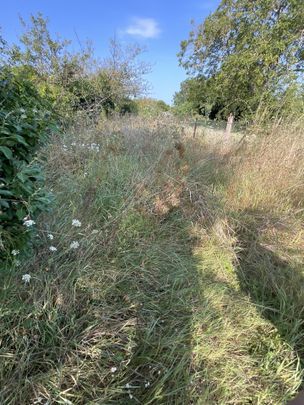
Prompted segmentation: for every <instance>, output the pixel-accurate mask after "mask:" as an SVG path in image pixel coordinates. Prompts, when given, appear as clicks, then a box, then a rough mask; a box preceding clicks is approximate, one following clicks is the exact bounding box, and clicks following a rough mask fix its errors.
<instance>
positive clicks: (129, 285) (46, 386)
mask: <svg viewBox="0 0 304 405" xmlns="http://www.w3.org/2000/svg"><path fill="white" fill-rule="evenodd" d="M131 124H132V125H131ZM131 124H130V123H128V125H125V123H123V124H122V123H120V124H117V123H116V126H115V125H114V124H113V123H112V124H111V125H113V127H111V128H106V127H105V128H104V129H103V130H102V131H101V130H96V129H94V130H93V131H92V130H86V131H84V130H82V131H80V130H79V129H78V130H77V131H76V132H74V133H73V132H70V133H68V134H67V135H66V137H65V139H63V140H58V141H54V143H53V144H52V145H50V146H49V148H48V150H47V152H46V153H47V157H48V165H47V170H48V181H49V184H50V187H52V188H53V190H54V193H55V196H56V203H55V205H54V207H53V211H52V214H51V215H49V214H46V215H45V216H44V217H41V218H40V219H39V220H38V221H37V233H38V237H37V240H36V244H35V248H34V249H35V254H34V256H32V257H29V258H28V259H27V260H26V261H25V262H24V266H23V267H22V268H20V267H16V268H15V269H14V272H12V271H11V269H7V271H6V272H2V274H1V275H2V278H3V283H2V285H3V286H5V288H3V289H2V292H1V294H2V295H1V302H2V303H3V308H4V310H3V311H2V313H1V339H2V340H1V341H2V347H1V351H0V356H1V360H2V362H1V367H0V373H1V374H0V378H1V382H2V384H1V391H0V395H1V398H3V400H2V403H3V404H9V405H11V404H16V405H17V404H20V403H22V404H25V405H26V404H33V403H41V404H44V405H45V404H46V403H49V404H57V403H58V404H59V403H61V404H122V405H124V404H129V403H130V404H133V403H139V404H181V405H182V404H206V405H207V404H250V403H252V404H265V405H266V404H267V405H268V404H274V405H277V404H279V403H284V401H285V400H286V399H287V398H289V397H290V396H291V395H292V394H293V393H294V392H295V390H296V389H297V388H298V386H299V383H300V378H301V373H300V371H299V365H298V358H297V356H296V353H295V351H294V350H293V349H292V348H291V347H290V346H289V345H288V343H287V342H285V341H284V339H283V338H282V337H281V336H280V335H279V333H278V331H277V330H276V328H275V327H274V325H273V324H272V323H271V322H269V321H268V320H266V319H264V317H263V316H262V315H261V311H260V310H259V308H258V307H257V305H256V303H255V302H252V301H251V299H250V297H249V296H248V295H247V294H246V293H245V292H244V291H243V290H242V285H241V284H240V277H239V274H238V271H237V264H236V255H235V249H234V247H235V240H234V238H233V236H232V235H231V229H230V227H229V223H228V221H227V218H226V216H225V214H224V211H223V210H222V209H221V204H222V202H221V201H220V200H219V197H218V194H216V193H215V192H214V187H212V186H211V180H210V179H211V177H212V176H213V173H214V171H215V167H214V165H213V163H212V162H214V161H215V158H216V159H221V156H220V155H218V156H216V155H215V153H214V151H212V150H211V149H207V148H206V145H205V144H204V143H203V142H202V141H200V140H197V141H196V140H191V139H182V138H181V136H180V134H179V132H178V130H177V128H176V127H175V126H172V125H168V126H167V127H166V126H165V125H164V123H162V125H160V126H155V125H154V124H153V126H151V127H147V125H146V126H145V127H143V126H140V125H138V126H136V125H134V123H131ZM117 125H118V128H117ZM80 138H81V139H80ZM92 145H93V146H92ZM73 219H74V220H75V219H77V220H78V222H75V221H74V225H75V224H77V226H73ZM49 234H51V235H53V239H52V241H50V238H49V236H48V235H49ZM75 242H77V243H76V244H75ZM50 245H53V246H55V247H56V249H57V250H56V251H50V250H49V247H50ZM23 273H29V274H31V276H32V279H31V282H30V284H29V285H22V283H21V281H20V279H21V275H22V274H23ZM13 388H14V389H13Z"/></svg>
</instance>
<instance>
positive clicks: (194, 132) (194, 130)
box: [193, 117, 197, 138]
mask: <svg viewBox="0 0 304 405" xmlns="http://www.w3.org/2000/svg"><path fill="white" fill-rule="evenodd" d="M196 128H197V117H196V118H195V122H194V128H193V138H195V135H196Z"/></svg>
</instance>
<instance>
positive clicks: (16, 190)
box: [0, 67, 56, 260]
mask: <svg viewBox="0 0 304 405" xmlns="http://www.w3.org/2000/svg"><path fill="white" fill-rule="evenodd" d="M55 129H56V121H55V116H54V115H53V113H52V112H51V108H50V103H48V101H47V99H45V98H42V97H41V96H40V95H39V93H38V92H37V90H36V89H35V87H34V85H33V84H32V83H31V82H30V81H29V80H28V78H27V77H26V75H24V74H22V73H20V72H19V73H18V72H16V71H14V70H12V69H11V68H9V67H1V68H0V259H1V260H4V259H7V258H9V256H10V252H11V250H12V249H22V248H23V247H24V246H25V244H26V243H27V242H28V241H29V240H30V235H31V230H30V228H29V227H27V226H25V224H24V222H25V220H26V219H32V218H34V217H35V216H36V215H37V214H38V213H39V212H41V211H44V210H46V208H47V206H48V204H49V202H50V199H51V194H50V193H48V192H47V191H46V190H45V189H44V188H43V184H44V176H43V172H42V166H41V162H39V161H38V158H37V156H36V152H37V150H38V148H39V147H40V146H41V145H42V144H43V143H44V142H45V141H46V140H47V138H48V136H49V134H50V133H51V132H52V131H53V130H55Z"/></svg>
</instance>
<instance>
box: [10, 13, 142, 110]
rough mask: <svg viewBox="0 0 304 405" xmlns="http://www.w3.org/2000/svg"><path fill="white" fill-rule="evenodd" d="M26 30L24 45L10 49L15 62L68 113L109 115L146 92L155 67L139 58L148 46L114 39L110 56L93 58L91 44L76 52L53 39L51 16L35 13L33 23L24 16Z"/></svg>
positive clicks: (41, 90) (65, 43)
mask: <svg viewBox="0 0 304 405" xmlns="http://www.w3.org/2000/svg"><path fill="white" fill-rule="evenodd" d="M21 23H22V25H23V27H24V29H25V31H24V33H23V34H22V35H21V37H20V42H21V46H19V45H14V46H13V47H12V48H11V50H10V63H11V64H12V65H14V66H16V67H18V68H20V69H22V70H26V71H27V73H28V75H29V78H30V79H31V80H32V81H33V82H35V84H36V86H37V87H39V90H40V92H42V93H44V94H48V95H49V96H51V97H52V98H53V100H54V104H55V105H56V107H57V109H58V110H60V112H61V113H62V114H63V113H64V116H66V115H70V113H71V109H72V110H78V109H81V110H86V111H89V112H90V113H93V114H94V115H95V114H99V113H100V111H101V110H103V111H105V113H106V114H107V115H108V114H109V112H110V111H111V110H115V109H117V110H120V104H121V103H122V104H123V105H124V106H125V107H124V108H122V109H121V110H122V111H123V110H126V109H128V108H131V107H130V106H128V108H127V107H126V105H127V104H128V103H127V100H128V99H133V98H135V97H138V96H140V95H143V94H144V93H145V92H146V90H147V82H146V81H145V79H144V75H145V74H146V73H148V72H149V71H150V66H149V65H147V64H146V63H144V62H142V61H141V60H140V56H141V55H142V53H143V51H144V49H143V48H141V47H140V46H137V45H127V46H125V47H123V46H122V45H121V44H120V43H119V42H118V41H116V39H113V40H111V41H110V48H109V53H110V56H109V57H108V58H105V59H104V60H103V61H98V60H97V59H96V58H94V50H93V48H92V46H91V44H90V43H89V42H87V43H86V44H85V45H84V46H83V45H82V44H81V45H80V47H81V50H80V51H78V52H71V51H70V45H71V41H70V40H66V39H62V38H60V37H58V36H57V37H54V36H52V35H51V33H50V30H49V20H48V19H47V18H44V17H43V15H42V14H40V13H39V14H38V15H37V16H33V15H32V16H31V17H30V21H29V23H26V22H25V21H24V20H23V19H21Z"/></svg>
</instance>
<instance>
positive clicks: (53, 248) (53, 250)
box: [49, 246, 57, 252]
mask: <svg viewBox="0 0 304 405" xmlns="http://www.w3.org/2000/svg"><path fill="white" fill-rule="evenodd" d="M49 250H50V251H51V252H57V248H56V247H55V246H50V247H49Z"/></svg>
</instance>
